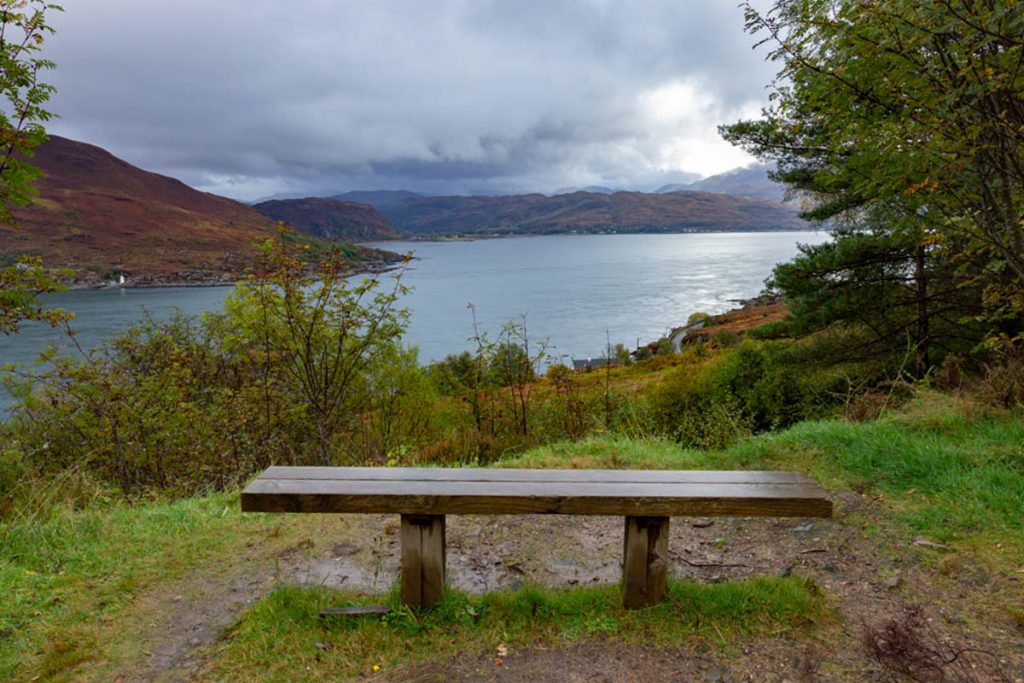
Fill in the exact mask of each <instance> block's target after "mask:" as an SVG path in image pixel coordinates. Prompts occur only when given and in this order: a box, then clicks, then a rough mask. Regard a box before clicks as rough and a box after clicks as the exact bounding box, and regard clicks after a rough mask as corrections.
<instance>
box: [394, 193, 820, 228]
mask: <svg viewBox="0 0 1024 683" xmlns="http://www.w3.org/2000/svg"><path fill="white" fill-rule="evenodd" d="M377 208H378V210H380V212H381V213H383V214H384V215H385V216H387V217H388V218H389V219H390V220H391V222H392V223H393V224H394V226H395V228H396V229H397V230H398V231H399V232H401V233H403V234H409V235H451V234H544V233H560V232H717V231H739V230H752V231H757V230H802V229H805V228H807V227H808V226H807V224H806V223H805V222H804V221H802V220H801V219H800V218H798V217H797V215H796V212H795V211H794V210H793V209H791V208H789V207H787V206H783V205H782V204H779V203H778V202H772V201H764V200H755V199H750V198H747V197H734V196H730V195H723V194H716V193H710V192H669V193H665V194H649V193H644V192H615V193H614V194H600V193H595V192H573V193H570V194H562V195H555V196H553V197H547V196H545V195H542V194H526V195H510V196H499V197H413V198H405V199H402V200H399V201H395V202H391V203H388V204H385V205H378V206H377Z"/></svg>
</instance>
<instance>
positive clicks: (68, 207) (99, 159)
mask: <svg viewBox="0 0 1024 683" xmlns="http://www.w3.org/2000/svg"><path fill="white" fill-rule="evenodd" d="M31 161H32V163H33V164H35V165H36V166H39V167H40V168H41V169H42V170H43V172H44V176H43V178H41V179H40V180H39V182H38V183H37V187H38V188H39V197H38V199H37V201H36V204H35V205H34V206H31V207H28V208H25V209H20V210H18V211H16V212H15V215H16V217H17V218H18V220H19V221H20V223H21V227H20V229H14V228H11V227H10V226H0V258H3V259H4V260H10V259H11V258H12V257H14V256H16V255H17V254H22V253H29V254H36V255H39V256H42V257H43V260H44V263H45V264H46V265H47V266H50V267H67V268H72V269H73V270H74V271H75V272H76V278H77V279H78V280H79V281H81V282H85V283H99V282H100V281H102V279H103V278H104V277H109V276H110V275H112V274H114V273H121V272H123V273H124V274H125V275H126V276H127V277H128V279H129V282H130V283H133V284H147V283H161V282H167V283H183V284H184V283H210V282H216V281H220V280H224V281H231V280H233V279H235V278H237V276H238V275H239V274H240V273H241V272H242V270H243V269H244V267H245V264H246V262H247V259H248V256H249V255H250V254H251V253H252V245H253V242H254V241H255V240H257V239H259V238H261V237H265V236H267V235H271V234H274V231H275V229H276V226H275V223H274V221H272V220H271V219H270V218H267V217H266V216H264V215H263V214H261V213H259V212H258V211H256V210H255V209H253V208H251V207H249V206H246V205H244V204H241V203H239V202H236V201H233V200H231V199H227V198H225V197H218V196H217V195H213V194H209V193H206V192H200V191H198V190H194V189H192V188H191V187H189V186H188V185H185V184H184V183H182V182H180V181H178V180H175V179H174V178H169V177H167V176H162V175H158V174H156V173H150V172H148V171H143V170H142V169H139V168H136V167H135V166H132V165H131V164H128V163H126V162H124V161H122V160H121V159H118V158H117V157H115V156H113V155H112V154H110V153H109V152H107V151H105V150H103V149H100V148H99V147H96V146H94V145H89V144H85V143H82V142H76V141H74V140H68V139H66V138H61V137H57V136H52V137H51V138H50V140H49V141H48V142H46V143H45V144H43V145H42V146H40V147H39V149H38V150H37V152H36V155H35V157H34V158H33V159H32V160H31Z"/></svg>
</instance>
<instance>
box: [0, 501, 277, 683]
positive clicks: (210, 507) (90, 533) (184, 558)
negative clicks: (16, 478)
mask: <svg viewBox="0 0 1024 683" xmlns="http://www.w3.org/2000/svg"><path fill="white" fill-rule="evenodd" d="M237 510H238V497H237V495H227V494H218V495H213V496H209V497H205V498H194V499H189V500H183V501H179V502H176V503H162V504H152V503H151V504H139V505H129V504H110V505H107V506H103V507H99V508H97V509H93V510H87V511H67V510H59V511H57V512H55V513H54V514H53V515H52V516H51V517H50V518H49V519H46V520H39V519H23V520H15V521H12V522H10V523H8V524H6V525H5V526H3V527H2V528H0V594H2V595H3V596H4V599H3V600H2V601H0V679H3V680H8V679H15V678H19V677H21V676H24V675H25V672H26V671H29V670H31V671H34V672H35V673H36V674H37V675H39V676H41V677H42V678H43V679H49V678H51V677H52V676H55V675H56V674H57V673H58V672H61V671H65V670H68V669H71V668H73V667H74V666H75V665H77V664H79V663H82V662H85V661H88V660H90V659H92V658H94V657H96V656H98V655H99V654H100V651H101V640H102V638H101V636H100V632H101V629H100V628H99V627H100V625H101V624H103V623H105V622H108V621H110V620H112V619H113V618H115V617H116V616H117V615H118V614H120V613H121V611H122V610H123V609H124V608H125V607H126V606H127V605H129V604H130V603H131V602H132V600H133V599H134V597H135V596H136V595H138V594H139V593H140V592H141V591H143V590H146V589H151V588H153V587H154V586H155V585H159V584H163V583H168V582H170V581H173V580H174V579H176V578H179V577H180V576H182V575H183V574H185V573H187V572H190V571H193V570H194V569H195V567H196V566H197V565H198V564H200V563H202V562H203V561H204V560H206V559H208V558H211V557H216V556H217V554H218V553H223V552H225V551H226V549H227V548H230V547H236V546H237V545H239V544H240V543H241V542H243V539H244V538H247V537H248V534H247V531H252V530H260V529H263V528H265V527H266V526H267V525H268V524H269V523H270V522H271V521H272V520H268V519H266V518H261V517H258V516H256V517H253V516H250V517H242V515H241V514H240V513H238V512H237Z"/></svg>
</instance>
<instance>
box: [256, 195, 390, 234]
mask: <svg viewBox="0 0 1024 683" xmlns="http://www.w3.org/2000/svg"><path fill="white" fill-rule="evenodd" d="M253 208H254V209H256V210H257V211H259V212H260V213H262V214H264V215H266V216H268V217H270V218H272V219H274V220H275V221H282V222H284V223H285V224H286V225H289V226H291V227H293V228H295V229H296V230H302V231H303V232H308V233H310V234H313V235H317V236H319V237H325V238H327V239H331V240H345V241H348V242H369V241H372V240H387V239H396V238H397V237H398V235H397V234H396V233H395V231H394V228H392V227H391V222H390V221H389V220H388V219H387V218H385V217H384V216H383V215H382V214H381V213H380V212H379V211H377V209H375V208H373V207H372V206H370V205H369V204H361V203H359V202H349V201H344V200H341V199H328V198H324V197H306V198H305V199H274V200H271V201H268V202H262V203H260V204H256V205H255V206H254V207H253Z"/></svg>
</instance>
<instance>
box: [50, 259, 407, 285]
mask: <svg viewBox="0 0 1024 683" xmlns="http://www.w3.org/2000/svg"><path fill="white" fill-rule="evenodd" d="M401 263H402V261H401V260H396V261H389V262H387V263H384V264H379V265H378V264H374V265H371V266H368V267H364V268H357V269H354V270H353V271H352V272H351V274H350V275H349V276H350V277H351V276H355V275H371V274H372V275H378V274H381V273H387V272H390V271H392V270H396V269H397V268H399V267H401ZM245 278H246V276H245V274H242V273H231V274H228V273H219V274H210V275H209V276H205V277H204V276H201V275H198V274H196V276H194V277H189V278H188V279H187V280H184V281H182V280H181V279H179V278H178V277H175V276H174V275H140V276H138V277H137V278H127V279H126V280H125V282H124V284H120V283H112V282H110V281H109V280H108V281H102V282H95V281H93V280H80V279H79V280H69V281H64V282H62V283H61V284H62V285H63V286H64V287H65V291H69V292H71V291H76V292H80V291H99V290H104V289H110V290H116V289H166V288H175V287H177V288H182V289H187V288H193V287H235V286H236V285H238V283H240V282H243V281H244V280H245ZM133 280H135V281H133Z"/></svg>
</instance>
